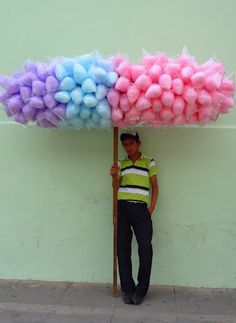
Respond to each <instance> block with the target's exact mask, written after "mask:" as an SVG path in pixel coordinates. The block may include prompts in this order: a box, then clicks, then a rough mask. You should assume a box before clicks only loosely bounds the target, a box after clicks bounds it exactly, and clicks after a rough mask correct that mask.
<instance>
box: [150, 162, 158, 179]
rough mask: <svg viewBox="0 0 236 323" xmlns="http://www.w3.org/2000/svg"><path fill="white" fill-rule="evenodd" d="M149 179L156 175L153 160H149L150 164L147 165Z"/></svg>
mask: <svg viewBox="0 0 236 323" xmlns="http://www.w3.org/2000/svg"><path fill="white" fill-rule="evenodd" d="M148 169H149V177H151V176H153V175H157V165H156V162H155V160H154V159H151V162H150V163H149V165H148Z"/></svg>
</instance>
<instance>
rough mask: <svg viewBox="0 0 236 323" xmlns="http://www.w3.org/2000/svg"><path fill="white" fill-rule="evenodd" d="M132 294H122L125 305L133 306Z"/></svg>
mask: <svg viewBox="0 0 236 323" xmlns="http://www.w3.org/2000/svg"><path fill="white" fill-rule="evenodd" d="M132 295H133V294H132V293H122V299H123V301H124V303H125V304H133V300H132Z"/></svg>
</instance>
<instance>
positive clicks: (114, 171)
mask: <svg viewBox="0 0 236 323" xmlns="http://www.w3.org/2000/svg"><path fill="white" fill-rule="evenodd" d="M119 169H120V168H119V166H118V165H112V166H111V169H110V175H111V176H115V175H118V173H119Z"/></svg>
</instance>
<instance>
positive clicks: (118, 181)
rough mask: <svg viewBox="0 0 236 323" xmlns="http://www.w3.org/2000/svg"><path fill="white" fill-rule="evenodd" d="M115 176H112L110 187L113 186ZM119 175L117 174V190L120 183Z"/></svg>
mask: <svg viewBox="0 0 236 323" xmlns="http://www.w3.org/2000/svg"><path fill="white" fill-rule="evenodd" d="M114 177H115V176H112V187H114V186H115V178H114ZM121 178H122V177H121V176H119V175H117V190H118V189H119V187H120V183H121Z"/></svg>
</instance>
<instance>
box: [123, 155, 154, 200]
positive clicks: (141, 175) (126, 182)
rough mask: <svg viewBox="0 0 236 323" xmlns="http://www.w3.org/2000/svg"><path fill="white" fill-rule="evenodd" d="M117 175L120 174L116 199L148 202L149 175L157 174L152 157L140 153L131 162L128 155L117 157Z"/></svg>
mask: <svg viewBox="0 0 236 323" xmlns="http://www.w3.org/2000/svg"><path fill="white" fill-rule="evenodd" d="M118 165H119V167H120V170H119V175H120V176H122V179H121V184H120V187H119V190H118V200H132V201H144V202H146V203H148V202H149V191H150V177H151V176H153V175H156V174H157V166H156V163H155V161H154V159H152V158H149V157H147V156H144V155H143V154H142V153H141V156H140V158H139V159H137V160H136V161H135V163H133V162H132V161H131V160H130V159H129V158H128V156H127V157H126V158H123V159H119V161H118Z"/></svg>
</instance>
